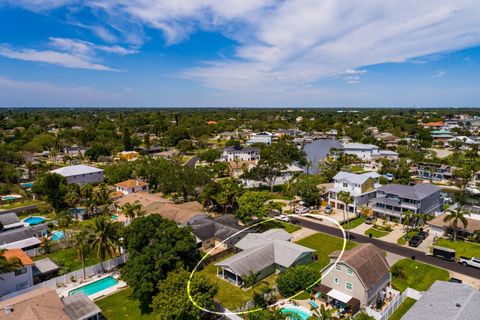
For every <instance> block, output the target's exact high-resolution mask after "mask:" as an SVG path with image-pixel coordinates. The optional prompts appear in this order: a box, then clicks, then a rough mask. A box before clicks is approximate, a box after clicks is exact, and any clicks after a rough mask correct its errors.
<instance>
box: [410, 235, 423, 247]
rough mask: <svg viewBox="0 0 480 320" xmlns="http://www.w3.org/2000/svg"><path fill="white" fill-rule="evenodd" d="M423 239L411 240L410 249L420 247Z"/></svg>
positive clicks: (414, 238)
mask: <svg viewBox="0 0 480 320" xmlns="http://www.w3.org/2000/svg"><path fill="white" fill-rule="evenodd" d="M422 241H423V239H422V238H420V237H419V236H415V237H413V238H412V239H410V241H408V245H409V246H410V247H414V248H416V247H418V246H419V245H420V243H422Z"/></svg>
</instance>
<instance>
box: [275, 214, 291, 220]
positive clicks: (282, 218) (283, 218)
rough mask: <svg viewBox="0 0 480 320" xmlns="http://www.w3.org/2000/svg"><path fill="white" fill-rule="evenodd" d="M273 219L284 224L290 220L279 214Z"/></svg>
mask: <svg viewBox="0 0 480 320" xmlns="http://www.w3.org/2000/svg"><path fill="white" fill-rule="evenodd" d="M275 219H277V220H280V221H285V222H289V221H290V218H289V217H288V216H287V215H286V214H281V215H279V216H276V217H275Z"/></svg>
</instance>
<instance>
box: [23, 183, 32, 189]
mask: <svg viewBox="0 0 480 320" xmlns="http://www.w3.org/2000/svg"><path fill="white" fill-rule="evenodd" d="M21 185H22V187H24V188H31V187H33V182H25V183H22V184H21Z"/></svg>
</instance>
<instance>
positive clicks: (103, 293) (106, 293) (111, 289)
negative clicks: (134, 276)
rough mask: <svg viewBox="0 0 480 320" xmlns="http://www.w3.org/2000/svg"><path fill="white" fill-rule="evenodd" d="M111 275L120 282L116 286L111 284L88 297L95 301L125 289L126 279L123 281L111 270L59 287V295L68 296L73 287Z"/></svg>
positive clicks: (61, 296)
mask: <svg viewBox="0 0 480 320" xmlns="http://www.w3.org/2000/svg"><path fill="white" fill-rule="evenodd" d="M110 276H111V277H114V278H115V279H116V280H117V281H118V283H117V284H116V285H114V286H111V287H109V288H107V289H105V290H102V291H99V292H97V293H95V294H91V295H89V296H88V297H89V298H90V300H92V301H95V300H98V299H100V298H104V297H106V296H109V295H111V294H114V293H116V292H117V291H119V290H120V289H123V288H125V287H127V284H126V283H125V282H124V281H122V280H120V279H119V278H118V273H116V272H109V273H104V274H99V275H95V276H93V277H90V278H88V279H84V280H83V281H79V282H76V283H71V284H69V285H68V286H66V287H62V288H58V289H57V293H58V296H59V297H60V298H63V297H66V296H68V293H69V292H70V291H72V290H73V289H77V288H80V287H83V286H86V285H88V284H90V283H93V282H95V281H98V280H101V279H103V278H107V277H110Z"/></svg>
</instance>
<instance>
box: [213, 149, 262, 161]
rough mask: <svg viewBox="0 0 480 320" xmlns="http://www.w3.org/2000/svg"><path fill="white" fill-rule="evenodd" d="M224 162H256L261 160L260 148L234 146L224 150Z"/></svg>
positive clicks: (222, 157)
mask: <svg viewBox="0 0 480 320" xmlns="http://www.w3.org/2000/svg"><path fill="white" fill-rule="evenodd" d="M221 159H222V161H225V162H231V161H254V160H260V148H257V147H242V146H232V147H226V148H224V149H223V152H222V156H221Z"/></svg>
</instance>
